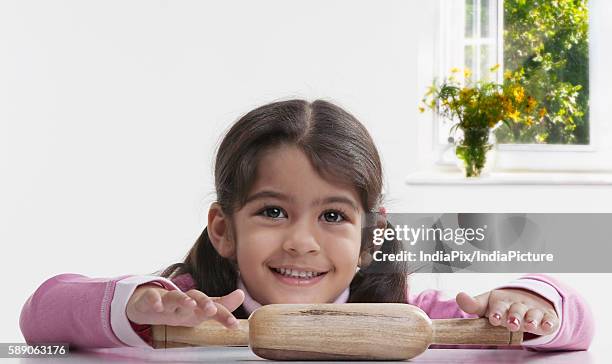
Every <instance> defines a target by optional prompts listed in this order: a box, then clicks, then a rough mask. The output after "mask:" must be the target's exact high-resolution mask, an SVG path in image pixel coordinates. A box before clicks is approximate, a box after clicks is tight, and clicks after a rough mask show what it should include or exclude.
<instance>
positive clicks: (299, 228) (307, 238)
mask: <svg viewBox="0 0 612 364" xmlns="http://www.w3.org/2000/svg"><path fill="white" fill-rule="evenodd" d="M283 250H285V251H286V252H288V253H290V254H292V255H303V254H310V253H317V252H319V250H321V247H320V246H319V243H318V242H317V239H316V238H315V235H314V234H313V228H312V227H310V226H309V225H308V224H307V223H296V224H295V225H294V226H293V228H292V229H291V231H290V232H289V235H288V236H287V239H285V241H284V242H283Z"/></svg>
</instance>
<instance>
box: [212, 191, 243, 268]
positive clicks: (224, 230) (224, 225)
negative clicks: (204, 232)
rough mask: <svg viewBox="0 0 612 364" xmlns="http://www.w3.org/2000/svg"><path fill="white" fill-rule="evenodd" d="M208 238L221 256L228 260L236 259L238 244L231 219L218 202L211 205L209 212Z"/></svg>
mask: <svg viewBox="0 0 612 364" xmlns="http://www.w3.org/2000/svg"><path fill="white" fill-rule="evenodd" d="M208 238H209V239H210V242H211V243H212V245H213V246H214V247H215V250H216V251H217V253H219V255H221V256H222V257H224V258H227V259H235V258H236V244H235V240H234V238H233V234H232V233H231V225H230V221H229V218H228V216H226V215H225V214H224V213H223V211H222V209H221V205H219V203H217V202H214V203H213V204H212V205H210V209H209V210H208Z"/></svg>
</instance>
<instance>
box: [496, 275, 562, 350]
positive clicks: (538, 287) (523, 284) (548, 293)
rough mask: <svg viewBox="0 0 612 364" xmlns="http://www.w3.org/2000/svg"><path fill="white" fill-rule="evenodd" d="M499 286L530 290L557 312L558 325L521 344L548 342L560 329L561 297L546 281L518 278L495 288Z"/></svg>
mask: <svg viewBox="0 0 612 364" xmlns="http://www.w3.org/2000/svg"><path fill="white" fill-rule="evenodd" d="M501 288H522V289H526V290H529V291H532V292H534V293H536V294H538V295H540V296H542V297H544V298H546V299H547V300H549V301H550V302H551V303H552V304H553V306H554V308H555V311H556V312H557V316H558V317H559V325H557V328H556V329H555V331H554V332H552V333H550V334H548V335H542V336H537V337H535V338H533V339H529V340H525V341H523V346H525V347H530V346H539V345H544V344H548V343H549V342H551V341H552V340H553V339H554V338H555V337H556V336H557V334H558V333H559V330H560V329H561V325H562V324H563V310H562V307H563V298H562V297H561V295H560V294H559V292H557V289H555V288H554V287H553V286H552V285H550V284H548V283H546V282H542V281H539V280H536V279H530V278H520V279H517V280H515V281H512V282H510V283H508V284H505V285H503V286H501V287H497V288H496V289H501Z"/></svg>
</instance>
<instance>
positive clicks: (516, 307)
mask: <svg viewBox="0 0 612 364" xmlns="http://www.w3.org/2000/svg"><path fill="white" fill-rule="evenodd" d="M526 312H527V306H525V305H524V304H522V303H520V302H514V303H513V304H512V305H510V308H509V309H508V318H507V319H506V327H507V328H508V329H509V330H510V331H519V330H520V329H521V325H522V323H523V322H524V320H525V313H526Z"/></svg>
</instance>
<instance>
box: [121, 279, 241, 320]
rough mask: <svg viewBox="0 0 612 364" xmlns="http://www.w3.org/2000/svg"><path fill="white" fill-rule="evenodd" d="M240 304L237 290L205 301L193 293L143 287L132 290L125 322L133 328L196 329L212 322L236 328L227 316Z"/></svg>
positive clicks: (156, 287) (239, 293)
mask: <svg viewBox="0 0 612 364" xmlns="http://www.w3.org/2000/svg"><path fill="white" fill-rule="evenodd" d="M242 301H244V292H242V290H240V289H237V290H235V291H233V292H232V293H230V294H228V295H225V296H223V297H208V296H207V295H205V294H204V293H203V292H200V291H198V290H197V289H192V290H189V291H187V292H181V291H168V290H166V289H164V288H161V287H159V286H153V285H143V286H140V287H138V288H136V290H135V291H134V293H133V294H132V296H131V297H130V299H129V301H128V304H127V307H126V310H125V311H126V314H127V317H128V319H129V320H130V321H132V322H134V323H137V324H148V325H170V326H197V325H199V324H200V323H201V322H202V321H204V320H208V319H213V320H216V321H219V322H220V323H221V324H223V325H224V326H226V327H227V328H238V326H239V325H238V320H236V318H235V317H234V315H232V313H231V312H232V311H234V310H235V309H236V308H238V307H239V306H240V305H241V304H242Z"/></svg>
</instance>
